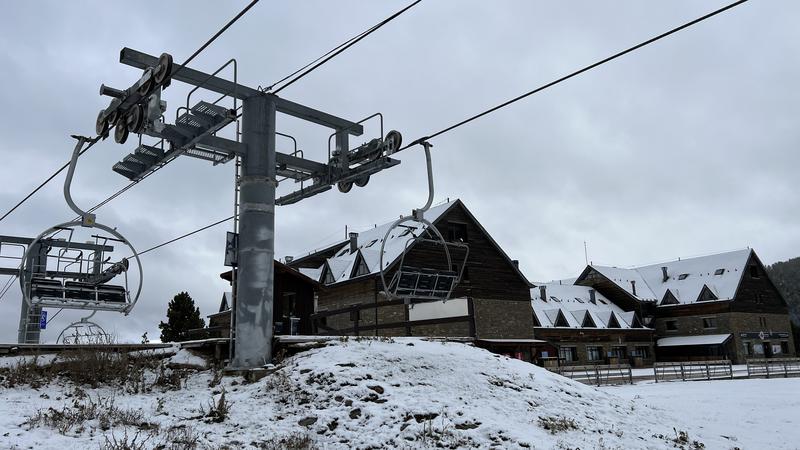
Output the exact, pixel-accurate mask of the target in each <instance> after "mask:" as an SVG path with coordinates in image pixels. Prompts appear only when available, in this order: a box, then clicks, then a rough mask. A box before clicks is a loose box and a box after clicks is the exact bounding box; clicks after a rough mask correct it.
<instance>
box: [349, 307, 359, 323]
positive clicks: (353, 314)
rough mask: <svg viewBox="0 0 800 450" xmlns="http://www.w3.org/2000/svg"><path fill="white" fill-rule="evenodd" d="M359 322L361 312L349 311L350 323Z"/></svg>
mask: <svg viewBox="0 0 800 450" xmlns="http://www.w3.org/2000/svg"><path fill="white" fill-rule="evenodd" d="M360 320H361V310H360V309H357V310H355V311H350V322H356V321H360Z"/></svg>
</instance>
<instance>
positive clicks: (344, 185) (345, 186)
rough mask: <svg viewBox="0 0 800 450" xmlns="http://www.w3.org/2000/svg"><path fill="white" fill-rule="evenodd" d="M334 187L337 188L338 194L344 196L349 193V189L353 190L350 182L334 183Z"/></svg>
mask: <svg viewBox="0 0 800 450" xmlns="http://www.w3.org/2000/svg"><path fill="white" fill-rule="evenodd" d="M336 187H337V188H339V192H342V193H344V194H346V193H348V192H350V189H353V182H352V181H340V182H338V183H336Z"/></svg>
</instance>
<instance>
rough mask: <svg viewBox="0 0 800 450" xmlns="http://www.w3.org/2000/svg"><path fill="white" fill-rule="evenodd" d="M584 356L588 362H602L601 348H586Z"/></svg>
mask: <svg viewBox="0 0 800 450" xmlns="http://www.w3.org/2000/svg"><path fill="white" fill-rule="evenodd" d="M586 355H587V356H588V357H589V361H602V360H603V347H586Z"/></svg>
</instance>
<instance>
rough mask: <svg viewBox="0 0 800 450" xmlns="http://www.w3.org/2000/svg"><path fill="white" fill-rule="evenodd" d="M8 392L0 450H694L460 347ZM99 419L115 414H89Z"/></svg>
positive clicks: (593, 392) (633, 406)
mask: <svg viewBox="0 0 800 450" xmlns="http://www.w3.org/2000/svg"><path fill="white" fill-rule="evenodd" d="M1 359H3V358H0V360H1ZM187 361H188V362H189V363H196V362H197V361H193V358H187V356H186V354H185V351H181V352H179V354H178V355H176V356H175V357H173V360H172V362H180V363H182V364H183V365H184V366H185V365H186V363H187ZM6 365H7V364H6ZM189 365H191V364H189ZM0 366H2V365H0ZM176 377H183V380H182V381H178V382H177V384H176V383H175V379H176ZM165 380H166V381H165ZM170 380H172V381H170ZM3 383H5V384H3ZM8 383H9V379H8V378H7V379H6V380H5V381H0V386H2V387H0V389H2V391H3V397H2V403H0V430H5V431H3V432H2V433H0V447H2V448H15V446H16V447H18V448H28V447H35V448H37V449H42V448H53V449H66V448H98V447H102V446H103V445H106V446H108V447H109V448H115V447H114V446H113V445H109V444H113V443H114V441H115V440H116V441H120V440H123V439H125V440H128V441H129V442H130V439H132V438H133V437H134V436H135V437H136V438H137V440H138V441H137V442H138V443H141V442H144V443H145V444H144V448H154V447H158V446H159V445H164V446H166V448H192V446H193V445H196V446H197V448H204V447H208V446H210V447H211V448H259V447H260V448H292V447H294V448H305V446H309V445H310V446H312V447H323V446H327V448H425V447H438V446H443V447H445V448H463V447H475V448H487V447H491V446H497V447H498V448H540V449H542V448H544V449H549V448H578V447H579V448H582V449H595V448H605V449H609V448H624V449H633V448H643V449H644V448H648V449H652V448H676V447H677V448H701V447H699V445H700V444H699V443H694V444H693V443H692V439H693V438H694V437H695V436H694V433H693V430H687V429H685V428H682V427H681V426H680V425H679V422H680V421H677V420H676V419H675V418H674V417H669V416H668V415H667V414H666V413H665V412H663V411H654V410H651V409H648V408H646V407H644V406H640V405H639V404H637V403H636V400H623V399H621V398H618V397H616V396H614V395H612V394H609V393H606V392H602V391H600V390H597V389H594V388H592V387H589V386H584V385H582V384H580V383H577V382H573V381H571V380H568V379H565V378H563V377H561V376H558V375H555V374H552V373H550V372H548V371H546V370H544V369H541V368H539V367H536V366H533V365H531V364H528V363H525V362H522V361H517V360H513V359H508V358H505V357H502V356H498V355H494V354H492V353H489V352H487V351H484V350H481V349H477V348H473V347H471V346H468V345H464V344H459V343H444V342H437V341H425V340H421V339H412V338H403V339H396V340H393V341H385V340H384V341H381V340H367V339H362V340H353V339H350V340H347V341H333V342H331V343H330V344H329V345H327V346H325V347H323V348H317V349H312V350H308V351H305V352H302V353H299V354H297V355H295V356H293V357H290V358H287V359H286V360H285V361H284V362H283V363H282V364H281V365H279V366H278V368H277V369H276V370H275V371H274V372H273V373H271V374H269V375H267V376H266V377H264V378H263V379H261V380H259V381H257V382H254V383H245V382H243V380H242V379H241V378H240V377H224V378H222V380H221V381H220V379H219V376H218V374H217V373H215V372H214V371H212V370H204V371H197V372H192V373H191V374H185V373H184V374H181V372H179V371H178V370H177V369H174V370H173V369H164V368H163V367H162V368H159V369H157V370H148V371H146V373H144V374H143V378H142V382H141V383H138V382H137V384H136V387H135V389H131V388H130V387H129V386H128V387H116V388H112V387H109V386H99V387H97V388H90V387H87V386H83V387H81V388H77V387H76V386H75V385H74V384H73V383H72V382H71V381H66V380H63V379H55V380H53V381H50V382H48V383H47V384H44V385H41V386H37V387H31V386H29V385H15V386H13V387H10V385H9V384H8ZM12 384H13V383H12ZM126 391H127V393H126ZM223 392H224V395H225V397H224V400H223V401H222V402H220V396H221V395H222V393H223ZM92 405H94V406H92ZM103 407H105V409H109V407H110V409H112V410H116V411H117V412H115V413H114V414H110V415H108V414H107V415H106V416H105V417H99V416H98V414H97V413H95V414H94V415H92V414H89V413H90V412H91V410H92V408H94V409H100V410H102V409H103ZM49 408H52V410H51V409H49ZM76 411H77V412H80V414H76V413H75V412H76ZM66 416H69V417H73V416H75V417H79V418H77V419H74V420H72V421H67V422H68V423H64V420H63V418H64V417H66ZM673 427H676V428H677V430H678V431H679V432H680V431H686V432H688V439H681V438H676V432H675V431H674V430H673ZM176 442H177V443H178V444H177V445H179V446H177V447H175V445H176V444H175V443H176ZM170 445H172V446H173V447H170Z"/></svg>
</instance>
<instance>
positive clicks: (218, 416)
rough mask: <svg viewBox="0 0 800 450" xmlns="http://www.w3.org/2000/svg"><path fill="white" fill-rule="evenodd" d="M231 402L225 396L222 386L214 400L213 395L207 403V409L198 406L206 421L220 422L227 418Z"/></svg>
mask: <svg viewBox="0 0 800 450" xmlns="http://www.w3.org/2000/svg"><path fill="white" fill-rule="evenodd" d="M230 408H231V403H230V402H229V401H228V400H227V399H226V398H225V388H222V394H220V396H219V399H218V400H217V401H216V402H215V401H214V399H213V397H212V399H211V402H209V405H208V411H206V409H205V408H203V407H202V406H200V412H201V413H202V414H203V416H204V417H205V418H206V421H207V422H214V423H222V422H224V421H225V419H227V418H228V413H230Z"/></svg>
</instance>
